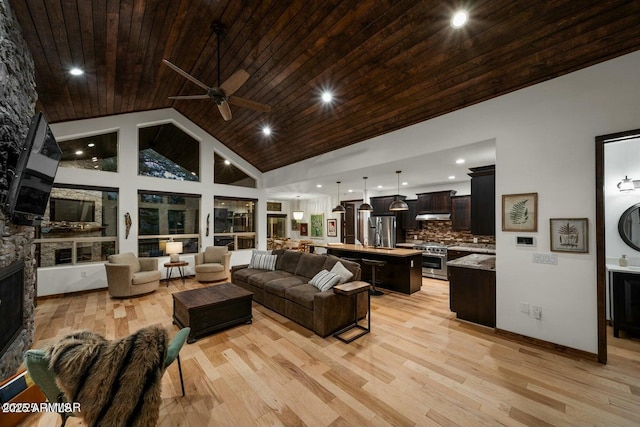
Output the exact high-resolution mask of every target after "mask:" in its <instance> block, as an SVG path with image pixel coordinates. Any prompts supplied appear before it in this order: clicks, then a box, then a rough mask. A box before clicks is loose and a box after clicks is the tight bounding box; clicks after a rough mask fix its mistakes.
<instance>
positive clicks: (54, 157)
mask: <svg viewBox="0 0 640 427" xmlns="http://www.w3.org/2000/svg"><path fill="white" fill-rule="evenodd" d="M61 156H62V150H60V147H59V146H58V143H57V142H56V139H55V138H54V136H53V133H52V132H51V129H50V128H49V124H48V123H47V120H46V119H45V117H44V115H43V114H42V113H38V114H36V115H35V116H34V117H33V120H32V121H31V126H30V127H29V133H28V134H27V138H26V140H25V143H24V146H23V148H22V151H21V152H20V157H19V158H18V163H17V165H16V168H15V175H14V177H13V180H12V181H11V184H10V186H9V193H8V196H7V204H6V208H7V210H8V212H9V215H10V216H11V221H12V222H13V223H15V224H21V225H38V224H40V221H41V220H42V216H43V215H44V212H45V210H46V209H47V203H48V201H49V194H50V193H51V187H52V186H53V180H54V178H55V176H56V172H57V171H58V164H59V163H60V158H61Z"/></svg>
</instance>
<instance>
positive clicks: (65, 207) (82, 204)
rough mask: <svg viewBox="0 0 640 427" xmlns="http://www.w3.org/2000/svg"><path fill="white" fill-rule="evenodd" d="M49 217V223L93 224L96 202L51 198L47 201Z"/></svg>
mask: <svg viewBox="0 0 640 427" xmlns="http://www.w3.org/2000/svg"><path fill="white" fill-rule="evenodd" d="M49 217H50V219H51V221H69V222H94V221H95V220H96V202H94V201H93V200H74V199H60V198H57V197H52V198H51V200H50V201H49Z"/></svg>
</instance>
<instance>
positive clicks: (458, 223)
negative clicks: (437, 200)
mask: <svg viewBox="0 0 640 427" xmlns="http://www.w3.org/2000/svg"><path fill="white" fill-rule="evenodd" d="M451 229H452V230H453V231H469V230H471V196H454V197H452V198H451Z"/></svg>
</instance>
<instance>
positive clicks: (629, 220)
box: [618, 203, 640, 251]
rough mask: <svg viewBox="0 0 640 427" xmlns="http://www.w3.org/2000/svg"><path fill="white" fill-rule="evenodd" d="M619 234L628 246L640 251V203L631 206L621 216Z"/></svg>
mask: <svg viewBox="0 0 640 427" xmlns="http://www.w3.org/2000/svg"><path fill="white" fill-rule="evenodd" d="M618 232H619V233H620V237H622V240H623V241H624V242H625V243H626V244H627V245H629V246H631V247H632V248H633V249H635V250H636V251H640V203H637V204H635V205H633V206H631V207H630V208H629V209H627V210H626V211H624V213H623V214H622V215H621V216H620V220H619V221H618Z"/></svg>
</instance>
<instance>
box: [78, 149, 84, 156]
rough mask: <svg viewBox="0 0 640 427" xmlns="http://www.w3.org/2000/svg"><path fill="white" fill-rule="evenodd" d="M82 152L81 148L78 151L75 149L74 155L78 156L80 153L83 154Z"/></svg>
mask: <svg viewBox="0 0 640 427" xmlns="http://www.w3.org/2000/svg"><path fill="white" fill-rule="evenodd" d="M83 153H84V151H82V150H78V151H76V156H79V155H81V154H83Z"/></svg>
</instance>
